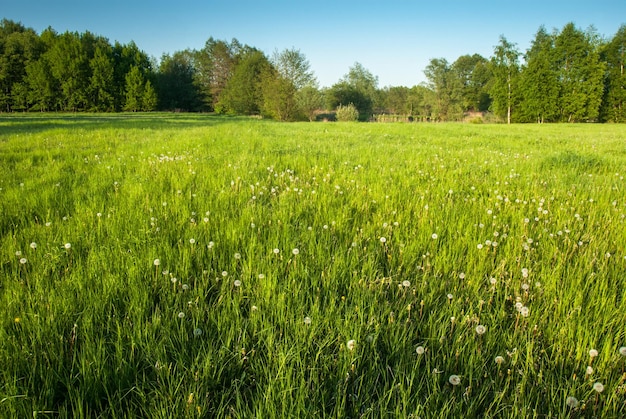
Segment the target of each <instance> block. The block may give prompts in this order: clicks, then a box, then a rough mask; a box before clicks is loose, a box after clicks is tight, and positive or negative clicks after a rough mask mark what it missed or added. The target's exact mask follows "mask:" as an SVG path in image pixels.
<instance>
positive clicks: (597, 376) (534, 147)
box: [0, 115, 626, 418]
mask: <svg viewBox="0 0 626 419" xmlns="http://www.w3.org/2000/svg"><path fill="white" fill-rule="evenodd" d="M625 172H626V131H625V130H624V126H620V125H543V126H540V125H524V126H515V125H514V126H502V125H469V124H440V125H437V124H356V123H355V124H351V123H344V124H342V123H315V124H312V123H296V124H281V123H275V122H270V121H263V120H250V119H237V118H219V117H210V116H201V115H196V116H194V115H111V116H108V115H105V116H100V115H84V116H57V117H55V116H40V117H33V116H17V117H16V116H12V117H9V116H3V117H1V118H0V417H2V418H13V417H15V418H28V417H61V418H65V417H115V418H137V417H144V418H172V417H192V418H193V417H205V418H213V417H231V418H251V417H257V418H273V417H281V418H282V417H294V418H304V417H315V418H319V417H328V418H344V417H346V418H358V417H363V418H379V417H389V418H396V417H413V418H417V417H421V418H433V417H442V418H443V417H450V418H453V417H459V418H460V417H487V418H509V417H510V418H533V417H537V418H545V417H550V418H570V417H571V418H578V417H598V418H600V417H602V418H618V417H624V416H626V300H625V299H624V294H625V289H626V233H625V231H626V219H625V217H626V199H625V197H626V181H625V180H624V175H626V173H625Z"/></svg>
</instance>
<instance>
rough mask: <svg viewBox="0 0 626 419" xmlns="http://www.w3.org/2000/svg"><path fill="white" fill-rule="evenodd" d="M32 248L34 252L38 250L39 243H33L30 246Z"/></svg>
mask: <svg viewBox="0 0 626 419" xmlns="http://www.w3.org/2000/svg"><path fill="white" fill-rule="evenodd" d="M30 248H31V249H33V250H34V249H36V248H37V243H35V242H32V243H31V244H30Z"/></svg>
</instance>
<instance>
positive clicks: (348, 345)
mask: <svg viewBox="0 0 626 419" xmlns="http://www.w3.org/2000/svg"><path fill="white" fill-rule="evenodd" d="M355 346H356V341H355V340H354V339H350V340H349V341H348V343H346V347H347V348H348V349H349V350H351V351H352V350H354V347H355Z"/></svg>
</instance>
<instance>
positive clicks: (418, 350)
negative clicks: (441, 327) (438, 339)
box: [415, 346, 426, 355]
mask: <svg viewBox="0 0 626 419" xmlns="http://www.w3.org/2000/svg"><path fill="white" fill-rule="evenodd" d="M415 352H417V354H418V355H424V352H426V349H425V348H424V347H423V346H418V347H417V348H415Z"/></svg>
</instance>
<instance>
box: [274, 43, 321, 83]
mask: <svg viewBox="0 0 626 419" xmlns="http://www.w3.org/2000/svg"><path fill="white" fill-rule="evenodd" d="M271 62H272V65H273V66H274V68H275V69H276V71H278V74H280V76H281V77H283V78H284V79H287V80H289V81H290V82H291V83H292V84H293V86H294V87H295V89H296V90H300V89H302V88H303V87H305V86H317V80H316V79H315V75H314V74H313V71H311V64H310V63H309V61H308V60H307V59H306V56H305V55H304V54H303V53H302V52H300V50H297V49H295V48H291V49H285V50H283V51H281V52H278V51H274V54H273V55H272V60H271Z"/></svg>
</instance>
